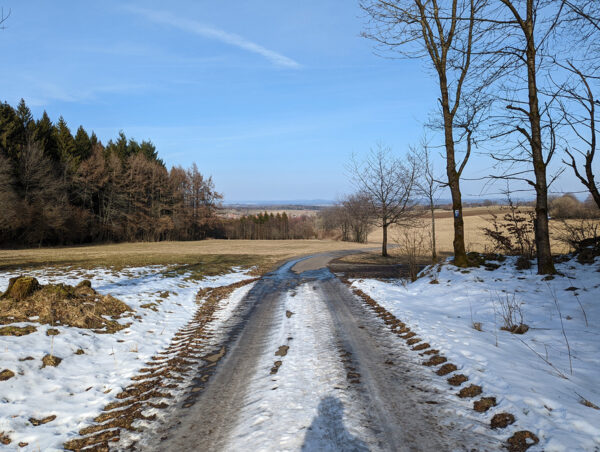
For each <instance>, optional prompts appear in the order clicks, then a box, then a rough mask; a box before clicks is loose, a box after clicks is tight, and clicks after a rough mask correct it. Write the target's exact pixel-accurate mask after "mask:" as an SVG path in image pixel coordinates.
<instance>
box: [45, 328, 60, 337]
mask: <svg viewBox="0 0 600 452" xmlns="http://www.w3.org/2000/svg"><path fill="white" fill-rule="evenodd" d="M59 334H60V331H58V330H57V329H56V328H48V329H47V330H46V336H58V335H59Z"/></svg>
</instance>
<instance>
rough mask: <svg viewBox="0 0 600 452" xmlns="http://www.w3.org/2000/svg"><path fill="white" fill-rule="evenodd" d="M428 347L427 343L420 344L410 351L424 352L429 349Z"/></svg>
mask: <svg viewBox="0 0 600 452" xmlns="http://www.w3.org/2000/svg"><path fill="white" fill-rule="evenodd" d="M429 347H430V345H429V344H428V343H427V342H422V343H421V344H419V345H415V346H414V347H413V348H411V350H414V351H416V352H418V351H421V350H425V349H427V348H429Z"/></svg>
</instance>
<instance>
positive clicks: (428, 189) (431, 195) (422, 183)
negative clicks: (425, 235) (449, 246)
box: [411, 138, 442, 262]
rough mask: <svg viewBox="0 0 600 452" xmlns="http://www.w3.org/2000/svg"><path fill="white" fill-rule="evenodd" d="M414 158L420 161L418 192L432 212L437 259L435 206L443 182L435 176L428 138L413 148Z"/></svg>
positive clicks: (432, 242) (432, 256) (434, 251)
mask: <svg viewBox="0 0 600 452" xmlns="http://www.w3.org/2000/svg"><path fill="white" fill-rule="evenodd" d="M411 153H412V155H413V159H414V160H415V161H417V162H419V164H420V165H419V166H420V168H419V169H420V171H419V173H420V174H419V177H418V178H417V180H416V188H417V194H418V195H420V196H422V197H424V198H425V200H426V201H427V205H428V207H429V212H430V213H431V259H432V260H433V262H435V261H437V246H436V237H435V206H436V203H437V200H438V193H439V191H440V190H441V188H442V184H440V183H439V182H438V178H436V176H435V169H434V166H433V161H432V158H431V157H432V156H431V150H430V147H429V143H428V142H427V139H426V138H423V139H422V140H421V144H420V146H419V147H418V148H412V149H411Z"/></svg>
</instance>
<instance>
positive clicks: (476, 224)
mask: <svg viewBox="0 0 600 452" xmlns="http://www.w3.org/2000/svg"><path fill="white" fill-rule="evenodd" d="M506 212H507V208H506V207H496V206H495V207H491V208H488V207H469V208H466V209H465V210H464V215H463V218H464V222H465V246H466V248H467V251H475V252H480V253H484V252H487V251H491V249H492V243H491V242H490V240H489V238H488V237H486V235H485V234H484V232H483V228H485V227H490V226H491V223H490V221H491V220H492V214H495V215H498V217H499V219H501V216H502V215H504V213H506ZM568 221H569V222H571V223H576V222H577V221H578V220H568ZM598 223H600V220H598ZM423 225H424V226H423V227H424V230H426V231H429V228H430V225H431V223H430V220H429V218H425V219H424V220H423ZM435 228H436V233H437V235H436V239H437V250H438V253H440V254H441V255H449V254H450V253H452V252H453V248H452V240H453V238H454V224H453V218H452V212H451V211H448V210H437V211H436V223H435ZM561 229H562V223H561V222H560V221H557V220H550V232H551V236H550V238H551V246H552V253H553V254H564V253H568V252H569V251H570V250H569V248H568V246H566V245H565V244H563V243H561V242H559V241H558V240H557V234H558V233H559V232H560V231H561ZM399 230H400V228H399V227H397V226H393V227H391V228H390V230H389V232H388V240H389V241H390V243H391V244H393V243H394V241H395V240H396V238H397V237H398V234H399ZM381 239H382V232H381V228H376V229H374V230H373V231H372V232H371V233H370V234H369V242H373V243H381Z"/></svg>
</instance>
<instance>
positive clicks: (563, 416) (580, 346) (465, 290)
mask: <svg viewBox="0 0 600 452" xmlns="http://www.w3.org/2000/svg"><path fill="white" fill-rule="evenodd" d="M599 263H600V259H597V260H596V264H594V265H581V264H579V263H578V262H576V261H575V260H574V259H573V260H571V261H568V262H565V263H562V264H558V265H557V270H558V271H559V272H560V273H562V274H563V275H564V276H556V277H555V278H554V279H552V280H544V277H542V276H539V275H536V274H535V271H534V270H533V269H532V270H524V271H518V270H516V269H515V260H514V259H513V258H508V259H507V260H506V261H505V262H504V263H502V265H501V266H500V268H498V269H496V270H494V271H487V270H485V269H484V268H476V269H468V270H461V269H458V268H456V267H454V266H452V265H449V264H444V265H443V266H441V269H440V268H439V267H436V268H435V269H429V275H427V276H425V277H423V278H421V279H419V280H417V281H416V282H414V283H411V284H405V283H402V282H400V281H395V282H392V281H390V282H383V281H377V280H358V281H354V282H353V286H354V287H357V288H359V289H361V290H363V291H364V292H365V293H367V294H368V295H370V296H371V297H372V298H373V299H375V300H376V301H377V302H378V303H380V304H381V305H382V306H384V307H385V308H386V309H388V310H389V311H390V312H392V313H393V314H394V315H395V316H396V317H398V318H399V319H400V320H402V321H404V322H406V323H407V324H408V326H409V327H410V328H411V329H412V330H413V331H414V332H416V333H417V334H418V336H419V337H421V338H422V339H424V340H425V341H427V342H429V343H430V344H431V345H432V347H434V348H436V349H439V350H440V353H441V354H443V355H444V356H446V357H447V358H448V360H449V362H453V363H454V364H456V365H457V366H458V368H459V370H460V372H461V373H464V374H466V375H467V376H468V377H469V379H470V383H474V384H479V385H481V386H482V387H483V390H484V394H483V395H484V396H488V395H489V396H496V397H497V398H498V406H496V407H495V408H493V409H492V410H490V411H489V412H488V413H486V414H485V416H489V417H491V415H493V414H495V413H499V412H503V411H507V412H510V413H512V414H514V415H515V417H516V419H517V421H516V423H515V424H514V425H513V426H511V427H509V428H508V429H506V430H507V431H505V432H502V433H503V436H505V438H508V436H510V435H511V434H512V433H513V432H514V431H516V430H530V431H532V432H533V433H535V434H536V435H537V436H538V437H539V438H540V443H539V444H538V445H537V446H536V447H535V448H532V449H530V450H545V451H547V452H550V451H557V452H558V451H574V450H588V451H598V450H600V411H599V410H596V409H593V408H591V407H587V406H584V405H583V404H582V403H581V402H582V398H585V399H587V400H588V401H591V402H592V403H594V404H595V405H600V384H599V383H600V272H599V271H600V269H599V266H598V264H599ZM432 279H437V281H439V284H431V281H432ZM507 296H508V298H509V299H511V300H512V298H513V296H514V297H515V300H516V301H517V302H518V303H519V305H520V307H521V309H522V312H523V315H524V323H525V324H527V325H528V326H529V328H530V329H529V331H528V332H527V333H525V334H524V335H517V334H511V333H509V332H507V331H502V330H500V327H501V326H502V324H503V321H502V318H501V315H500V311H501V307H500V300H506V298H507ZM557 304H558V307H557ZM559 309H560V313H561V315H559ZM584 311H585V316H587V324H586V318H585V316H584ZM561 317H562V323H561ZM476 322H479V323H480V324H481V329H482V331H478V330H476V329H474V328H473V323H476ZM561 325H564V334H565V335H566V338H567V339H568V344H569V346H570V350H571V356H570V359H569V352H568V348H567V344H566V340H565V336H564V335H563V328H562V326H561ZM570 360H571V364H572V369H573V371H572V373H571V364H570ZM439 378H440V381H441V382H443V379H445V377H439ZM471 403H472V402H471V401H463V400H459V399H457V404H461V405H462V407H463V409H465V410H466V409H470V408H471ZM482 416H483V415H482Z"/></svg>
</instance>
